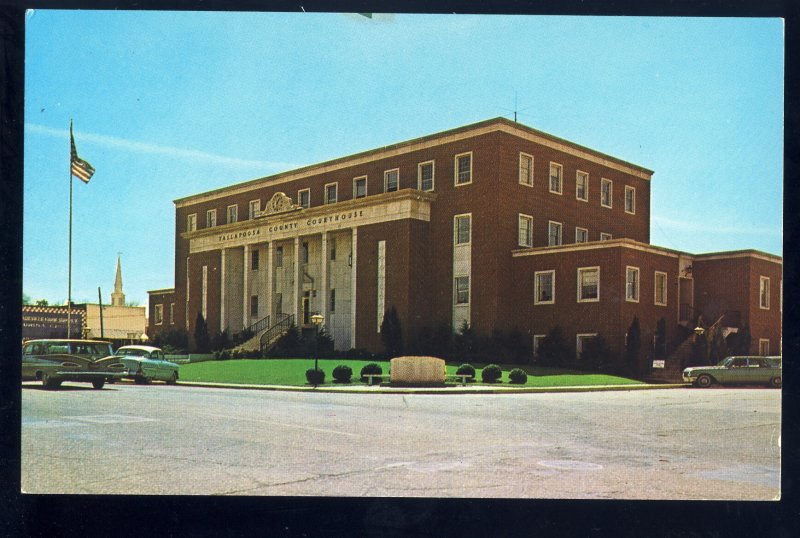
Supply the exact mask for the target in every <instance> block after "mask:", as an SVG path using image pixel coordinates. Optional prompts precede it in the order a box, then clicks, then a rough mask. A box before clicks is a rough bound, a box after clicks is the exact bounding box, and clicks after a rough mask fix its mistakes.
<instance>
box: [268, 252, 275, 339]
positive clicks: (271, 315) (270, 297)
mask: <svg viewBox="0 0 800 538" xmlns="http://www.w3.org/2000/svg"><path fill="white" fill-rule="evenodd" d="M274 257H275V241H270V242H269V244H267V310H266V315H267V316H269V324H270V325H272V324H273V323H275V312H274V309H275V307H274V306H273V304H272V303H273V302H274V299H273V293H272V288H273V276H272V275H273V273H274V271H275V269H274V268H273V267H272V260H273V259H274Z"/></svg>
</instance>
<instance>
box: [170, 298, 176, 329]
mask: <svg viewBox="0 0 800 538" xmlns="http://www.w3.org/2000/svg"><path fill="white" fill-rule="evenodd" d="M169 324H170V325H175V303H169Z"/></svg>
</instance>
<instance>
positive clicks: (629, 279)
mask: <svg viewBox="0 0 800 538" xmlns="http://www.w3.org/2000/svg"><path fill="white" fill-rule="evenodd" d="M625 300H626V301H628V302H629V303H638V302H639V268H638V267H631V266H627V267H625Z"/></svg>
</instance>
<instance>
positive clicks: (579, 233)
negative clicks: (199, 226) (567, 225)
mask: <svg viewBox="0 0 800 538" xmlns="http://www.w3.org/2000/svg"><path fill="white" fill-rule="evenodd" d="M575 242H576V243H588V242H589V230H587V229H586V228H581V227H579V226H576V227H575Z"/></svg>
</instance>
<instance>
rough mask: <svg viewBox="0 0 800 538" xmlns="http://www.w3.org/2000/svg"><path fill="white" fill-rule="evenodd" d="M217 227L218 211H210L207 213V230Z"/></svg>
mask: <svg viewBox="0 0 800 538" xmlns="http://www.w3.org/2000/svg"><path fill="white" fill-rule="evenodd" d="M216 225H217V210H216V209H210V210H208V211H206V228H211V227H212V226H216Z"/></svg>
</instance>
